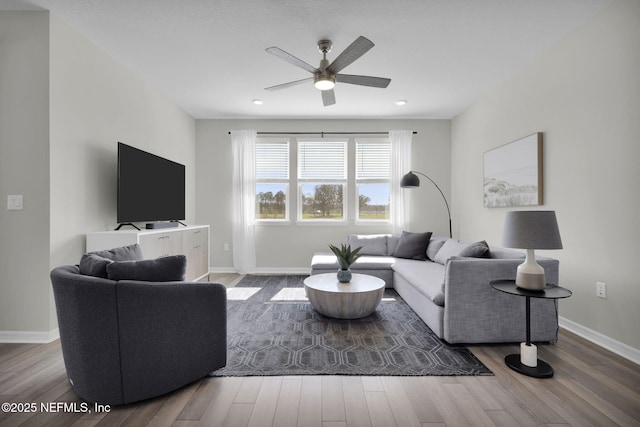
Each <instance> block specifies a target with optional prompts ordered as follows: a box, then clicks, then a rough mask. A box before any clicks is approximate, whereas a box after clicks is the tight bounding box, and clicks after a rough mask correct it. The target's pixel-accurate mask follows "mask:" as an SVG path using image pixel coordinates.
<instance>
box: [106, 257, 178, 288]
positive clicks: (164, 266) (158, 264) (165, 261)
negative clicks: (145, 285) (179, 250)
mask: <svg viewBox="0 0 640 427" xmlns="http://www.w3.org/2000/svg"><path fill="white" fill-rule="evenodd" d="M186 271H187V257H186V256H184V255H171V256H165V257H160V258H156V259H145V260H140V261H118V262H113V263H111V264H109V265H107V275H108V278H109V279H111V280H138V281H143V282H175V281H183V280H184V275H185V273H186Z"/></svg>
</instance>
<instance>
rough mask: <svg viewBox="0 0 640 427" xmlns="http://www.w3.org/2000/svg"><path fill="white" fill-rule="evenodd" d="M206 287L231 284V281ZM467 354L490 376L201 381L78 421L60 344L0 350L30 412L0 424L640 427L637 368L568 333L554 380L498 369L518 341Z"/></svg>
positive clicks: (1, 365)
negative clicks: (34, 407)
mask: <svg viewBox="0 0 640 427" xmlns="http://www.w3.org/2000/svg"><path fill="white" fill-rule="evenodd" d="M212 279H213V281H218V282H222V283H225V284H226V285H228V286H233V285H234V284H235V283H237V281H238V280H239V277H238V276H237V275H216V276H215V277H213V278H212ZM470 349H471V351H472V352H473V353H474V354H476V355H477V356H478V358H479V359H480V360H482V362H483V363H484V364H485V365H487V366H488V367H489V368H490V369H491V370H492V371H493V372H494V374H495V376H485V377H355V376H354V377H352V376H301V377H236V378H205V379H202V380H200V381H198V382H196V383H193V384H191V385H189V386H186V387H184V388H182V389H180V390H177V391H175V392H173V393H171V394H168V395H165V396H162V397H159V398H156V399H151V400H148V401H145V402H142V403H138V404H132V405H127V406H123V407H115V408H109V410H108V411H106V410H102V411H101V410H98V411H95V408H94V407H93V406H92V405H91V406H89V408H88V409H90V410H91V413H79V412H72V411H69V410H68V409H70V408H66V409H65V408H64V406H63V403H64V402H67V403H72V402H77V404H78V405H79V404H80V403H81V402H82V400H80V399H79V398H77V396H76V395H75V394H74V393H73V391H72V390H71V387H70V386H69V384H68V382H67V378H66V375H65V370H64V364H63V360H62V353H61V351H60V344H59V342H58V341H55V342H53V343H51V344H0V404H2V403H4V402H9V403H15V404H18V403H22V404H35V406H36V407H37V409H36V410H35V412H21V413H6V412H3V411H0V426H17V425H23V426H29V427H31V426H44V425H46V426H79V427H80V426H94V425H97V426H120V425H123V426H146V425H150V426H195V425H205V426H277V427H283V426H303V427H311V426H318V427H338V426H349V427H351V426H381V427H390V426H398V427H405V426H423V427H426V426H433V427H435V426H508V427H514V426H576V427H577V426H579V427H583V426H615V425H620V426H640V367H639V366H638V365H635V364H633V363H631V362H629V361H627V360H625V359H623V358H621V357H618V356H616V355H614V354H612V353H610V352H608V351H606V350H603V349H601V348H599V347H597V346H595V345H593V344H591V343H589V342H587V341H585V340H583V339H581V338H579V337H577V336H575V335H572V334H570V333H568V332H565V331H561V332H560V337H559V341H558V343H557V344H554V345H544V346H539V351H538V353H539V357H540V358H541V359H543V360H545V361H547V362H548V363H550V364H551V365H552V366H553V367H554V369H555V376H554V377H553V378H551V379H534V378H529V377H526V376H523V375H520V374H518V373H516V372H514V371H512V370H511V369H509V368H507V367H506V366H505V365H504V361H503V359H504V356H505V355H507V354H510V353H516V352H518V351H519V347H518V346H516V345H491V346H486V345H482V346H470ZM41 402H44V403H46V404H48V406H47V407H48V408H49V410H48V411H44V410H43V408H41V407H40V403H41ZM13 406H14V409H15V408H17V406H18V405H13ZM3 408H4V407H3ZM71 409H72V408H71ZM78 409H79V410H80V409H82V408H81V407H80V406H78ZM98 409H101V408H98ZM103 409H104V408H103ZM53 410H57V411H58V412H54V411H53Z"/></svg>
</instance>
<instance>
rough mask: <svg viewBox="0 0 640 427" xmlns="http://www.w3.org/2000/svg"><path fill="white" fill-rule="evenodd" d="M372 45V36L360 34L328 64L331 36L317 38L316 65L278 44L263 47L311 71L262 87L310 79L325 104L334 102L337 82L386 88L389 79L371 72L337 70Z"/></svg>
mask: <svg viewBox="0 0 640 427" xmlns="http://www.w3.org/2000/svg"><path fill="white" fill-rule="evenodd" d="M373 46H375V45H374V44H373V42H372V41H371V40H369V39H367V38H366V37H363V36H360V37H358V38H357V39H356V40H355V41H354V42H353V43H351V44H350V45H349V46H348V47H347V48H346V49H345V50H344V51H343V52H342V53H341V54H340V55H338V57H337V58H336V59H334V60H333V62H332V63H331V64H329V61H328V60H327V53H329V52H330V51H331V47H332V44H331V40H320V41H319V42H318V50H319V51H320V52H321V53H322V60H321V61H320V66H319V67H318V68H316V67H314V66H312V65H309V64H307V63H306V62H304V61H303V60H301V59H298V58H296V57H295V56H293V55H291V54H290V53H288V52H285V51H284V50H282V49H280V48H279V47H275V46H274V47H270V48H267V49H265V50H266V51H267V52H268V53H270V54H272V55H275V56H277V57H278V58H281V59H284V60H285V61H287V62H288V63H290V64H293V65H295V66H297V67H300V68H302V69H303V70H306V71H308V72H310V73H311V74H313V77H308V78H306V79H301V80H295V81H292V82H288V83H283V84H279V85H276V86H271V87H268V88H265V90H278V89H285V88H288V87H291V86H295V85H298V84H303V83H306V82H308V81H311V80H313V83H314V86H315V87H316V89H320V90H321V91H322V103H323V104H324V106H325V107H326V106H328V105H333V104H335V103H336V95H335V93H334V92H333V88H334V86H335V85H336V83H349V84H352V85H360V86H370V87H379V88H386V87H387V86H389V83H391V79H386V78H382V77H372V76H357V75H353V74H339V73H340V71H342V69H344V68H345V67H347V66H348V65H350V64H351V63H352V62H354V61H355V60H356V59H358V58H360V57H361V56H362V55H364V54H365V53H367V52H368V51H369V49H371V48H372V47H373Z"/></svg>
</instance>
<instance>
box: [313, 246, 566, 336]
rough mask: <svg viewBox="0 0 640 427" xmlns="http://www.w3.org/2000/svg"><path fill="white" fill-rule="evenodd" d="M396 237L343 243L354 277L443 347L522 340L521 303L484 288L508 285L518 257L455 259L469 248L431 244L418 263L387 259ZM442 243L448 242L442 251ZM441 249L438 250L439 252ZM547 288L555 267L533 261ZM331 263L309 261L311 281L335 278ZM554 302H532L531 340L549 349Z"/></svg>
mask: <svg viewBox="0 0 640 427" xmlns="http://www.w3.org/2000/svg"><path fill="white" fill-rule="evenodd" d="M399 240H400V236H399V235H391V234H381V235H355V234H352V235H349V236H348V238H347V243H348V244H350V245H351V247H352V248H356V247H362V248H363V249H362V250H361V251H360V253H361V254H363V256H362V257H360V258H359V259H358V260H357V261H356V262H355V263H354V264H353V265H352V266H351V270H352V271H353V272H354V273H362V274H370V275H373V276H376V277H379V278H381V279H383V280H384V281H385V282H386V285H387V287H389V288H394V289H395V290H396V292H398V294H399V295H400V296H401V297H402V299H403V300H404V301H405V302H406V303H407V304H408V305H409V307H411V308H412V309H413V311H415V312H416V314H418V316H420V318H421V319H422V320H423V321H424V322H425V323H426V324H427V326H429V328H430V329H431V330H432V331H433V332H435V334H436V335H437V336H438V337H439V338H442V339H444V340H446V341H447V342H449V343H451V344H457V343H465V344H472V343H503V342H521V341H523V340H524V339H525V332H526V317H525V299H524V298H521V297H516V296H513V295H507V294H505V293H503V292H499V291H496V290H495V289H493V288H491V286H490V282H491V281H492V280H502V279H506V280H513V279H515V277H516V270H517V267H518V265H519V264H521V263H522V262H523V261H524V254H523V253H522V252H517V251H513V250H509V249H504V248H499V247H494V246H492V247H490V248H489V251H488V253H487V254H485V256H486V257H483V258H473V257H469V256H459V254H463V253H465V249H466V248H468V247H469V246H470V245H472V244H475V243H472V242H463V241H460V240H455V239H448V238H446V237H440V236H431V237H430V239H428V244H427V246H426V250H425V253H424V257H423V258H424V259H423V260H415V259H404V258H398V257H396V256H394V253H395V251H396V247H397V245H398V242H399ZM447 242H449V243H448V244H447ZM445 244H446V246H445ZM536 259H537V260H538V263H539V264H540V265H541V266H542V267H543V268H544V269H545V275H546V280H547V283H550V284H555V285H557V284H558V276H559V262H558V260H555V259H552V258H547V257H541V256H537V257H536ZM337 269H338V263H337V260H336V257H335V256H334V255H333V254H331V253H325V252H320V253H316V254H314V255H313V258H312V260H311V274H312V275H313V274H322V273H330V272H335V271H337ZM557 331H558V309H557V301H555V300H544V299H539V298H533V299H532V301H531V338H532V340H533V341H541V342H548V341H556V339H557Z"/></svg>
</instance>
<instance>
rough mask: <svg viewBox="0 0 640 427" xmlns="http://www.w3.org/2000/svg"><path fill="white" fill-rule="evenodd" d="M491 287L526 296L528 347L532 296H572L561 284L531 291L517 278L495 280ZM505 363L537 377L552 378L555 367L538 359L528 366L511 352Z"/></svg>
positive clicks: (522, 372) (515, 369)
mask: <svg viewBox="0 0 640 427" xmlns="http://www.w3.org/2000/svg"><path fill="white" fill-rule="evenodd" d="M490 284H491V287H492V288H493V289H496V290H498V291H500V292H504V293H507V294H510V295H516V296H520V297H525V298H526V316H527V341H526V345H527V347H529V346H531V298H542V299H560V298H568V297H570V296H571V291H570V290H569V289H565V288H562V287H560V286H550V285H547V286H546V287H545V288H544V289H543V290H541V291H529V290H527V289H522V288H519V287H517V286H516V281H515V280H493V281H492V282H490ZM504 363H505V364H506V365H507V366H508V367H510V368H511V369H513V370H514V371H516V372H519V373H521V374H523V375H528V376H530V377H535V378H551V377H552V376H553V368H552V367H551V365H549V364H548V363H547V362H545V361H543V360H540V359H537V364H536V366H528V365H525V364H523V363H522V362H521V359H520V355H519V354H510V355H508V356H506V357H505V358H504Z"/></svg>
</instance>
